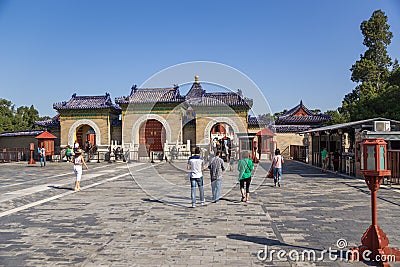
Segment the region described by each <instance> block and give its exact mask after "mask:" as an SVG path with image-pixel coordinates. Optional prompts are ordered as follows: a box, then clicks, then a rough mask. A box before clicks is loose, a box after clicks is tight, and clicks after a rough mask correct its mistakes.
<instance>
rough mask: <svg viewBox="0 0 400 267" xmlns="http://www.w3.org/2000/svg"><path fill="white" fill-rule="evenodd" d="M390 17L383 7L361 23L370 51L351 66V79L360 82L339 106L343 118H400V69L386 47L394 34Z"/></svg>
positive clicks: (351, 119) (345, 119) (365, 42)
mask: <svg viewBox="0 0 400 267" xmlns="http://www.w3.org/2000/svg"><path fill="white" fill-rule="evenodd" d="M387 20H388V19H387V16H386V15H385V13H384V12H383V11H381V10H376V11H374V12H373V13H372V16H371V18H370V19H369V20H367V21H363V22H362V23H361V26H360V29H361V32H362V34H363V36H364V41H363V44H364V45H365V46H366V47H367V50H366V51H365V52H364V54H363V55H360V59H359V60H357V61H356V63H355V64H354V65H353V66H352V67H351V69H350V71H351V72H352V73H351V80H352V81H353V82H355V83H357V85H356V87H355V88H354V89H353V91H352V92H350V93H349V94H347V95H345V97H344V99H343V101H342V107H340V108H339V109H338V111H339V113H340V116H341V117H342V118H337V119H339V120H344V121H355V120H362V119H368V118H374V117H387V118H391V119H400V112H399V108H398V105H397V103H398V102H399V100H400V98H399V96H400V94H399V85H400V71H399V64H398V61H397V60H395V62H394V64H393V62H392V59H391V58H390V56H389V55H388V52H387V46H388V45H390V43H391V39H392V37H393V34H392V32H391V31H390V26H389V25H388V23H387Z"/></svg>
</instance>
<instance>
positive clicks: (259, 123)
mask: <svg viewBox="0 0 400 267" xmlns="http://www.w3.org/2000/svg"><path fill="white" fill-rule="evenodd" d="M270 123H271V122H270V121H269V120H267V119H265V118H257V117H250V116H249V119H248V121H247V124H248V126H249V127H251V128H260V129H261V128H264V127H266V126H268V125H269V124H270Z"/></svg>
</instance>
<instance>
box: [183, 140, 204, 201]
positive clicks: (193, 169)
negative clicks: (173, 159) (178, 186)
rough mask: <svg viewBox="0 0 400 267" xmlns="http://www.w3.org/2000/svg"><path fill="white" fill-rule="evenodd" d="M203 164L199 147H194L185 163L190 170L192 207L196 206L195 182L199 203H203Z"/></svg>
mask: <svg viewBox="0 0 400 267" xmlns="http://www.w3.org/2000/svg"><path fill="white" fill-rule="evenodd" d="M205 165H206V164H205V161H204V159H203V157H201V156H200V148H199V147H196V148H195V149H194V155H193V156H191V157H190V158H189V160H188V163H187V169H188V170H190V187H191V199H192V207H193V208H194V207H196V184H197V186H198V187H199V191H200V201H201V205H204V204H205V199H204V186H203V170H204V169H205V168H207V167H206V166H205Z"/></svg>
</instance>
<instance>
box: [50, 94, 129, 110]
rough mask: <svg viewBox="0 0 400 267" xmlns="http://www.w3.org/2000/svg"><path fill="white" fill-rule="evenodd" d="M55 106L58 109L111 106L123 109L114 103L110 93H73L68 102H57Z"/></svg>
mask: <svg viewBox="0 0 400 267" xmlns="http://www.w3.org/2000/svg"><path fill="white" fill-rule="evenodd" d="M53 108H54V109H56V110H68V109H106V108H110V109H112V110H115V111H117V112H120V111H121V107H119V106H118V105H115V104H113V102H112V100H111V97H110V94H109V93H106V94H105V95H101V96H77V95H76V94H73V95H72V97H71V99H70V100H69V101H68V102H67V101H64V102H61V103H55V104H53Z"/></svg>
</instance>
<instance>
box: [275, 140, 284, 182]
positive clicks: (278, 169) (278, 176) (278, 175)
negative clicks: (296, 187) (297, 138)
mask: <svg viewBox="0 0 400 267" xmlns="http://www.w3.org/2000/svg"><path fill="white" fill-rule="evenodd" d="M284 162H285V161H284V160H283V157H282V155H281V151H280V150H279V148H277V149H275V155H274V158H273V160H272V167H273V170H274V185H275V186H276V185H278V187H281V183H280V182H281V180H282V164H283V163H284Z"/></svg>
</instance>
